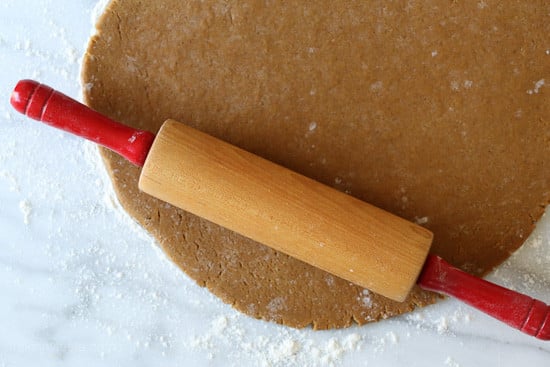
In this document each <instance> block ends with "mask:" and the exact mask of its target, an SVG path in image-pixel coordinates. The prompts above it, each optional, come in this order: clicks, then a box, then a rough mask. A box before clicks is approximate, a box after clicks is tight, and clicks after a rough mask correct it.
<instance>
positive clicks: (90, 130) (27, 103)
mask: <svg viewBox="0 0 550 367" xmlns="http://www.w3.org/2000/svg"><path fill="white" fill-rule="evenodd" d="M10 102H11V104H12V106H13V107H14V108H15V109H16V110H17V111H19V112H21V113H23V114H25V115H27V116H29V117H30V118H33V119H35V120H38V121H42V122H44V123H46V124H48V125H51V126H54V127H56V128H59V129H61V130H64V131H67V132H70V133H72V134H75V135H77V136H80V137H83V138H85V139H88V140H91V141H93V142H95V143H97V144H100V145H102V146H104V147H106V148H109V149H111V150H113V151H115V152H117V153H118V154H120V155H122V156H123V157H124V158H126V159H128V160H129V161H130V162H132V163H134V164H136V165H138V166H143V163H144V162H145V158H146V157H147V153H148V152H149V149H150V148H151V144H153V140H154V139H155V135H154V134H153V133H151V132H149V131H143V130H137V129H133V128H131V127H128V126H125V125H122V124H120V123H118V122H116V121H113V120H111V119H109V118H107V117H105V116H103V115H101V114H99V113H98V112H95V111H93V110H92V109H90V108H88V107H86V106H85V105H83V104H82V103H79V102H77V101H75V100H74V99H72V98H69V97H67V96H66V95H64V94H62V93H60V92H58V91H55V90H53V89H52V88H50V87H48V86H46V85H44V84H40V83H38V82H35V81H33V80H21V81H20V82H19V83H17V86H16V87H15V89H14V91H13V93H12V95H11V99H10Z"/></svg>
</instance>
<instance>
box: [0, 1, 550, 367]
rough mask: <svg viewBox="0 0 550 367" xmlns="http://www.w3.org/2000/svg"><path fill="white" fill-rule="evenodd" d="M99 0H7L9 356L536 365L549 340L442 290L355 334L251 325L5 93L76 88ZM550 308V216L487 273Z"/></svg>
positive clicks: (0, 224) (4, 220) (66, 360)
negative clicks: (190, 274)
mask: <svg viewBox="0 0 550 367" xmlns="http://www.w3.org/2000/svg"><path fill="white" fill-rule="evenodd" d="M99 8H100V6H98V4H97V1H94V0H75V1H61V0H49V1H40V0H33V1H25V2H23V1H16V0H3V1H2V2H0V65H2V71H1V72H0V203H1V204H0V205H1V206H0V249H1V250H2V251H1V253H0V299H1V301H0V330H2V332H1V333H0V366H2V367H4V366H6V367H7V366H31V365H41V366H67V365H78V366H96V365H116V366H142V365H143V366H150V365H163V366H232V365H234V366H411V367H412V366H448V367H458V366H461V367H465V366H518V365H520V364H523V365H526V366H530V367H534V366H549V365H550V344H549V342H543V341H539V340H537V339H535V338H532V337H529V336H525V335H523V334H522V333H520V332H518V331H515V330H512V329H510V328H508V327H506V326H504V325H502V324H500V323H498V322H496V321H494V320H492V319H491V318H489V317H487V316H485V315H483V314H481V313H479V312H477V311H475V310H473V309H470V308H468V307H467V306H464V305H462V304H460V303H459V302H458V301H454V300H446V301H444V302H441V303H439V304H437V305H434V306H431V307H427V308H425V309H422V310H418V311H416V312H413V313H411V314H409V315H405V316H402V317H398V318H394V319H390V320H386V321H384V322H380V323H376V324H372V325H366V326H363V327H351V328H349V329H345V330H333V331H322V332H315V331H312V330H310V329H305V330H294V329H289V328H286V327H283V326H279V325H274V324H271V323H266V322H263V321H259V320H253V319H250V318H248V317H246V316H243V315H241V314H239V313H237V312H236V311H234V310H233V309H232V308H231V307H230V306H228V305H226V304H224V303H222V302H221V301H220V300H218V299H217V298H215V297H214V296H212V295H210V294H209V292H208V291H206V290H205V289H203V288H200V287H198V286H196V285H195V284H194V282H193V281H191V280H190V279H189V278H187V277H186V276H185V275H184V274H183V273H181V272H180V271H179V270H178V269H177V268H176V267H175V266H174V265H172V264H171V263H170V262H169V261H168V260H167V259H166V258H165V257H164V255H163V254H162V253H161V252H160V251H159V250H158V249H157V247H156V245H155V243H154V241H153V240H152V239H151V238H150V237H149V236H148V235H147V234H146V233H144V232H143V231H142V230H141V229H140V228H139V227H137V226H136V225H135V224H134V223H133V221H132V220H131V219H130V218H129V217H127V215H126V214H125V213H124V212H123V211H122V210H121V209H120V208H119V206H118V204H117V202H116V199H115V197H114V195H113V192H112V188H111V186H110V182H109V181H108V178H107V176H106V173H105V171H104V170H103V167H102V166H101V164H100V161H99V158H98V154H97V150H96V148H95V147H94V146H93V145H92V144H90V143H85V142H82V141H81V140H79V139H77V138H74V137H72V136H69V135H66V134H63V133H61V132H59V131H56V130H54V129H51V128H49V127H47V126H42V125H41V124H39V123H36V122H33V121H30V120H28V119H25V118H23V117H21V116H19V115H17V114H16V113H15V112H13V111H12V109H11V107H10V106H9V103H8V100H9V95H10V92H11V89H12V88H13V86H14V85H15V83H16V82H17V80H19V79H24V78H34V79H38V80H40V81H42V82H44V83H47V84H49V85H51V86H53V87H55V88H57V89H60V90H62V91H64V92H65V93H66V94H68V95H72V96H75V97H78V96H79V95H80V86H79V65H80V59H81V57H82V55H83V54H84V51H85V48H86V43H87V40H88V38H89V36H90V34H91V32H92V29H93V25H92V19H95V16H94V14H95V12H97V11H98V9H99ZM489 278H490V279H491V280H493V281H495V282H498V283H499V284H504V285H506V286H508V287H513V288H515V289H517V290H520V291H522V292H525V293H528V294H530V295H532V296H534V297H538V298H539V299H541V300H543V301H545V302H547V303H549V302H550V219H549V216H548V215H546V216H545V217H544V218H543V220H542V221H541V222H540V223H539V225H538V227H537V230H536V232H535V233H534V234H533V235H532V236H531V237H530V239H529V240H528V241H527V243H526V245H525V246H524V247H523V248H522V249H521V250H520V251H518V252H517V253H516V254H514V255H513V256H512V258H511V259H509V260H508V261H507V262H506V263H505V264H504V265H503V266H501V267H500V268H499V269H498V270H497V271H495V272H494V273H493V274H491V275H490V277H489Z"/></svg>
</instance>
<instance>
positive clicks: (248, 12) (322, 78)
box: [83, 0, 550, 329]
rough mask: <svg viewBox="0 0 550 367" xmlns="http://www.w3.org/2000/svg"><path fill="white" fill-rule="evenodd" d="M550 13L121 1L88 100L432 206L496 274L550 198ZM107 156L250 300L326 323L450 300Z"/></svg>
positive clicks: (487, 6)
mask: <svg viewBox="0 0 550 367" xmlns="http://www.w3.org/2000/svg"><path fill="white" fill-rule="evenodd" d="M548 14H550V2H548V1H547V0H533V1H523V0H518V1H512V0H510V1H505V2H501V1H491V0H484V1H467V2H454V1H449V0H444V1H443V0H442V1H436V0H427V1H419V2H414V1H393V2H379V1H354V2H350V1H331V2H327V1H322V0H319V1H256V0H241V1H217V0H202V1H194V0H188V1H181V0H163V1H138V0H125V1H113V2H112V3H111V4H110V6H109V7H108V9H107V11H106V13H105V14H104V15H103V17H102V18H101V20H100V22H99V32H98V34H97V35H96V36H95V37H93V39H92V40H91V42H90V45H89V49H88V53H87V54H86V57H85V62H84V71H83V81H84V83H85V99H86V102H87V103H88V104H89V105H90V106H91V107H93V108H95V109H97V110H99V111H101V112H103V113H105V114H107V115H109V116H111V117H113V118H115V119H117V120H119V121H123V122H125V123H127V124H129V125H132V126H135V127H138V128H143V129H149V130H152V131H156V130H157V129H158V128H159V127H160V125H161V124H162V123H163V122H164V121H165V120H166V119H168V118H174V119H176V120H179V121H182V122H184V123H188V124H190V125H192V126H194V127H197V128H199V129H201V130H203V131H206V132H208V133H210V134H212V135H214V136H217V137H220V138H222V139H224V140H226V141H229V142H231V143H233V144H236V145H238V146H240V147H243V148H244V149H247V150H249V151H252V152H254V153H256V154H259V155H261V156H264V157H266V158H268V159H270V160H272V161H275V162H277V163H280V164H282V165H285V166H287V167H289V168H291V169H294V170H296V171H298V172H301V173H303V174H305V175H307V176H310V177H312V178H315V179H317V180H319V181H321V182H324V183H326V184H329V185H332V186H334V187H336V188H338V189H340V190H344V191H346V192H348V193H349V194H351V195H354V196H356V197H358V198H361V199H363V200H365V201H367V202H370V203H372V204H375V205H377V206H379V207H382V208H384V209H387V210H389V211H391V212H394V213H396V214H398V215H400V216H403V217H405V218H408V219H411V220H416V221H417V222H419V223H421V224H423V225H425V226H426V227H427V228H429V229H431V230H432V231H433V232H434V233H435V242H434V245H433V252H434V253H437V254H439V255H441V256H443V257H444V258H445V259H447V260H448V261H450V262H452V263H453V264H455V265H457V266H459V267H461V268H462V269H465V270H467V271H469V272H471V273H474V274H477V275H482V274H485V273H486V272H487V271H489V270H490V269H491V268H493V267H494V266H496V265H498V264H500V263H501V262H502V261H503V260H504V259H506V258H507V257H508V256H509V255H510V254H511V253H512V252H513V251H514V250H515V249H517V248H518V247H519V246H520V245H521V244H522V242H523V241H524V240H525V238H526V237H527V236H528V235H529V233H530V232H531V230H532V228H533V225H534V223H535V222H536V220H537V219H538V218H539V217H540V216H541V214H542V213H543V210H544V207H545V206H546V204H547V203H548V201H549V199H550V163H549V162H550V160H548V159H547V158H548V157H549V153H550V144H549V142H550V129H549V128H550V89H549V88H548V86H547V85H543V82H542V81H541V80H542V79H546V81H547V84H548V83H550V55H548V53H550V51H547V50H549V49H550V38H549V37H548V35H549V34H550V22H548V19H547V15H548ZM539 81H540V82H539ZM537 82H538V83H537ZM103 155H104V158H105V163H106V164H107V166H108V169H109V171H110V172H111V175H112V178H113V182H114V185H115V189H116V191H117V194H118V196H119V199H120V201H121V203H122V205H123V206H124V208H125V209H126V210H127V211H128V212H129V213H130V214H131V215H132V216H133V217H134V218H135V219H136V220H137V221H138V222H139V223H140V224H142V225H143V226H144V227H145V228H147V230H148V231H150V232H151V233H152V234H153V235H154V236H155V237H156V238H157V239H158V241H159V242H160V244H161V246H162V248H163V249H164V250H165V251H166V253H167V254H168V255H169V256H170V257H171V258H172V259H173V260H174V261H175V262H176V263H177V264H178V265H179V266H180V267H181V268H182V269H183V270H184V271H185V272H186V273H187V274H189V276H191V277H192V278H193V279H195V280H196V281H197V283H198V284H200V285H202V286H206V287H208V289H210V290H211V291H212V292H213V293H214V294H216V295H217V296H219V297H220V298H222V299H223V300H224V301H225V302H228V303H230V304H232V305H233V306H234V307H235V308H237V309H238V310H240V311H242V312H244V313H246V314H248V315H251V316H253V317H257V318H262V319H266V320H273V321H275V322H279V323H284V324H286V325H290V326H294V327H302V326H306V325H308V324H312V325H313V327H315V328H320V329H324V328H335V327H344V326H348V325H350V324H351V323H352V322H353V321H356V322H357V323H359V324H363V323H366V322H369V321H374V320H378V319H380V318H387V317H391V316H394V315H398V314H401V313H403V312H407V311H410V310H412V309H414V308H415V307H419V306H424V305H427V304H430V303H433V302H434V301H435V300H436V299H437V297H436V296H435V295H433V294H430V293H427V292H422V291H420V290H418V289H415V290H414V291H413V292H412V293H411V295H410V297H409V298H408V299H407V300H406V302H404V303H401V304H399V303H396V302H392V301H389V300H388V299H385V298H383V297H381V296H378V295H375V294H369V293H368V292H367V291H364V290H363V289H361V288H359V287H357V286H354V285H351V284H349V283H348V282H346V281H343V280H341V279H338V278H335V277H332V276H331V275H329V274H327V273H325V272H323V271H320V270H317V269H315V268H313V267H311V266H309V265H306V264H304V263H302V262H300V261H297V260H294V259H291V258H289V257H288V256H286V255H283V254H281V253H277V252H275V251H273V250H271V249H269V248H266V247H264V246H262V245H260V244H258V243H255V242H252V241H250V240H247V239H246V238H243V237H241V236H238V235H236V234H235V233H231V232H229V231H227V230H225V229H223V228H220V227H219V226H216V225H214V224H212V223H209V222H207V221H205V220H202V219H200V218H197V217H195V216H193V215H190V214H188V213H186V212H183V211H181V210H177V209H175V208H173V207H170V206H169V205H166V204H164V203H161V202H159V201H157V200H155V199H152V198H150V197H148V196H146V195H144V194H140V193H139V192H138V189H137V177H138V175H139V169H138V168H136V167H133V166H132V165H131V164H129V163H127V162H126V161H124V160H123V159H121V158H119V157H118V156H116V155H114V154H112V153H109V152H107V151H103Z"/></svg>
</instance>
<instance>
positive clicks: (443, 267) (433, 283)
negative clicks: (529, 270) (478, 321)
mask: <svg viewBox="0 0 550 367" xmlns="http://www.w3.org/2000/svg"><path fill="white" fill-rule="evenodd" d="M418 285H420V287H422V288H424V289H427V290H430V291H435V292H439V293H443V294H446V295H449V296H453V297H455V298H457V299H459V300H461V301H463V302H464V303H466V304H468V305H470V306H472V307H475V308H477V309H478V310H480V311H482V312H485V313H486V314H488V315H490V316H492V317H494V318H496V319H498V320H500V321H502V322H504V323H506V324H508V325H510V326H512V327H513V328H516V329H518V330H521V331H523V332H524V333H526V334H529V335H531V336H534V337H536V338H539V339H542V340H550V306H548V305H546V304H545V303H543V302H541V301H539V300H536V299H533V298H531V297H529V296H526V295H524V294H521V293H518V292H515V291H513V290H511V289H506V288H503V287H501V286H499V285H496V284H493V283H490V282H488V281H486V280H483V279H481V278H477V277H474V276H473V275H470V274H467V273H465V272H463V271H462V270H459V269H457V268H455V267H453V266H452V265H450V264H449V263H448V262H446V261H445V260H443V259H442V258H440V257H438V256H434V255H429V256H428V259H427V260H426V264H425V265H424V268H423V269H422V273H421V274H420V277H419V278H418Z"/></svg>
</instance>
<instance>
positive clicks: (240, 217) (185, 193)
mask: <svg viewBox="0 0 550 367" xmlns="http://www.w3.org/2000/svg"><path fill="white" fill-rule="evenodd" d="M11 104H12V105H13V106H14V108H15V109H16V110H18V111H19V112H21V113H23V114H25V115H27V116H29V117H31V118H33V119H36V120H39V121H42V122H45V123H47V124H49V125H52V126H54V127H57V128H60V129H62V130H65V131H68V132H70V133H73V134H75V135H78V136H81V137H84V138H86V139H89V140H91V141H94V142H96V143H98V144H100V145H102V146H105V147H107V148H109V149H111V150H113V151H115V152H117V153H119V154H121V155H122V156H123V157H125V158H126V159H128V160H129V161H131V162H132V163H134V164H136V165H138V166H142V167H143V168H142V171H141V176H140V179H139V188H140V190H142V191H143V192H145V193H147V194H149V195H152V196H154V197H156V198H158V199H161V200H163V201H166V202H168V203H170V204H172V205H174V206H177V207H179V208H181V209H184V210H186V211H189V212H191V213H193V214H195V215H198V216H200V217H203V218H205V219H207V220H209V221H212V222H214V223H217V224H219V225H221V226H224V227H226V228H228V229H230V230H232V231H235V232H237V233H239V234H241V235H244V236H246V237H249V238H251V239H253V240H255V241H258V242H260V243H263V244H265V245H267V246H270V247H272V248H274V249H276V250H278V251H281V252H284V253H286V254H288V255H290V256H293V257H295V258H297V259H299V260H302V261H304V262H307V263H309V264H311V265H313V266H316V267H318V268H321V269H323V270H326V271H328V272H330V273H332V274H334V275H336V276H339V277H341V278H344V279H346V280H349V281H350V282H353V283H355V284H358V285H360V286H363V287H365V288H367V289H369V290H371V291H373V292H376V293H379V294H381V295H384V296H386V297H388V298H391V299H393V300H396V301H403V300H404V299H405V298H406V297H407V295H408V293H409V292H410V290H411V288H412V286H413V285H414V284H415V283H417V284H419V285H420V286H421V287H422V288H424V289H428V290H433V291H437V292H440V293H443V294H447V295H452V296H454V297H457V298H459V299H461V300H462V301H464V302H466V303H468V304H470V305H472V306H473V307H476V308H478V309H480V310H482V311H484V312H486V313H488V314H489V315H491V316H493V317H495V318H497V319H499V320H501V321H503V322H505V323H507V324H509V325H511V326H512V327H515V328H517V329H520V330H521V331H523V332H525V333H527V334H529V335H532V336H535V337H537V338H540V339H543V340H549V339H550V307H548V306H547V305H546V304H544V303H543V302H541V301H538V300H534V299H532V298H530V297H528V296H525V295H522V294H519V293H517V292H514V291H511V290H508V289H505V288H502V287H500V286H498V285H495V284H492V283H489V282H487V281H485V280H482V279H480V278H476V277H474V276H471V275H469V274H466V273H464V272H462V271H461V270H459V269H456V268H454V267H452V266H451V265H450V264H448V263H447V262H445V261H444V260H443V259H441V258H439V257H437V256H435V255H429V254H428V253H429V249H430V245H431V242H432V237H433V235H432V233H431V232H430V231H428V230H427V229H425V228H423V227H421V226H418V225H416V224H414V223H411V222H409V221H407V220H404V219H402V218H399V217H397V216H395V215H393V214H390V213H388V212H386V211H383V210H381V209H379V208H376V207H374V206H372V205H370V204H367V203H365V202H363V201H360V200H358V199H356V198H354V197H352V196H350V195H346V194H344V193H342V192H339V191H337V190H335V189H333V188H331V187H328V186H326V185H323V184H321V183H319V182H316V181H314V180H312V179H310V178H307V177H305V176H302V175H300V174H298V173H296V172H293V171H291V170H288V169H286V168H284V167H282V166H279V165H276V164H274V163H272V162H269V161H267V160H265V159H263V158H261V157H258V156H256V155H253V154H251V153H249V152H246V151H244V150H242V149H240V148H238V147H235V146H233V145H230V144H228V143H226V142H223V141H221V140H219V139H217V138H214V137H212V136H209V135H207V134H205V133H202V132H200V131H198V130H196V129H193V128H191V127H188V126H186V125H184V124H181V123H179V122H176V121H174V120H167V121H166V122H165V123H164V124H163V125H162V127H161V129H160V131H159V132H158V133H157V135H156V136H155V135H154V134H152V133H150V132H147V131H141V130H136V129H133V128H130V127H128V126H124V125H122V124H120V123H118V122H115V121H113V120H111V119H109V118H107V117H105V116H103V115H101V114H99V113H97V112H95V111H93V110H91V109H89V108H88V107H86V106H84V105H83V104H81V103H79V102H77V101H75V100H73V99H71V98H69V97H67V96H65V95H63V94H62V93H60V92H57V91H55V90H53V89H52V88H50V87H48V86H45V85H43V84H39V83H37V82H35V81H32V80H22V81H20V82H19V83H18V84H17V86H16V87H15V89H14V91H13V93H12V96H11Z"/></svg>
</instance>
